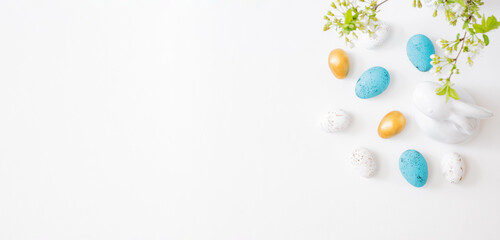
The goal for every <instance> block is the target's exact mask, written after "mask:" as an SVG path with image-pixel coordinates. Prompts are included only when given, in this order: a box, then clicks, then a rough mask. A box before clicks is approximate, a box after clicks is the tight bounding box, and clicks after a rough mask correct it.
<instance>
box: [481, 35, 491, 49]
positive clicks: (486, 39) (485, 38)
mask: <svg viewBox="0 0 500 240" xmlns="http://www.w3.org/2000/svg"><path fill="white" fill-rule="evenodd" d="M483 39H484V45H486V46H488V44H490V38H488V36H486V34H483Z"/></svg>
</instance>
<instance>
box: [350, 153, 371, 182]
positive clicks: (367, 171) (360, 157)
mask: <svg viewBox="0 0 500 240" xmlns="http://www.w3.org/2000/svg"><path fill="white" fill-rule="evenodd" d="M350 162H351V165H352V166H353V168H354V169H355V170H356V172H358V173H359V175H361V176H362V177H366V178H369V177H372V176H373V175H375V170H376V169H377V166H376V163H375V159H374V158H373V154H372V153H371V152H370V151H368V150H366V149H364V148H357V149H355V150H354V151H353V152H352V153H351V156H350Z"/></svg>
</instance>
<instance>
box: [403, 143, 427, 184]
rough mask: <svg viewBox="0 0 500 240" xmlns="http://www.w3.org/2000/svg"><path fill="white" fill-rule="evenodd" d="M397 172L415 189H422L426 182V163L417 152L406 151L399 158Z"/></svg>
mask: <svg viewBox="0 0 500 240" xmlns="http://www.w3.org/2000/svg"><path fill="white" fill-rule="evenodd" d="M399 171H401V174H402V175H403V177H404V178H405V179H406V181H408V183H410V184H411V185H413V186H415V187H422V186H424V185H425V183H426V182H427V175H428V171H427V161H425V158H424V156H422V154H420V153H419V152H418V151H416V150H413V149H410V150H406V151H405V152H404V153H403V154H401V157H399Z"/></svg>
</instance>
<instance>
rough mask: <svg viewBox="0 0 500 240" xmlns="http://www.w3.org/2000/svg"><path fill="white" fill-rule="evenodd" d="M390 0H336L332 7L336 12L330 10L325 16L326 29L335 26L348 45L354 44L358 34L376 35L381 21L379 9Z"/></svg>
mask: <svg viewBox="0 0 500 240" xmlns="http://www.w3.org/2000/svg"><path fill="white" fill-rule="evenodd" d="M387 1H388V0H384V1H382V2H380V3H378V1H377V0H359V4H358V1H357V0H342V1H341V0H334V1H333V2H332V3H331V5H330V6H331V7H332V8H333V10H334V12H332V11H328V13H327V14H326V15H325V16H324V18H325V20H326V21H327V22H326V23H325V26H324V28H323V30H324V31H328V30H330V29H332V28H334V29H335V30H336V31H337V32H338V33H339V36H340V37H343V38H344V40H345V43H346V45H347V46H348V47H350V48H352V47H353V46H354V42H353V41H354V40H357V39H358V34H368V35H369V36H370V37H375V32H376V31H377V30H378V27H379V22H378V19H377V9H378V7H379V6H380V5H382V4H384V3H385V2H387Z"/></svg>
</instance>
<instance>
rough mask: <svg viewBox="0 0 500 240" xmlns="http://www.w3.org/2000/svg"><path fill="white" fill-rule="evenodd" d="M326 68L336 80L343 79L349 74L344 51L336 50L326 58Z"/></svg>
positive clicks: (347, 59) (347, 60)
mask: <svg viewBox="0 0 500 240" xmlns="http://www.w3.org/2000/svg"><path fill="white" fill-rule="evenodd" d="M328 66H330V70H331V71H332V73H333V75H334V76H335V77H336V78H338V79H344V78H345V77H346V76H347V74H348V73H349V57H348V56H347V53H346V52H344V50H342V49H340V48H337V49H334V50H332V51H331V52H330V55H329V56H328Z"/></svg>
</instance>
